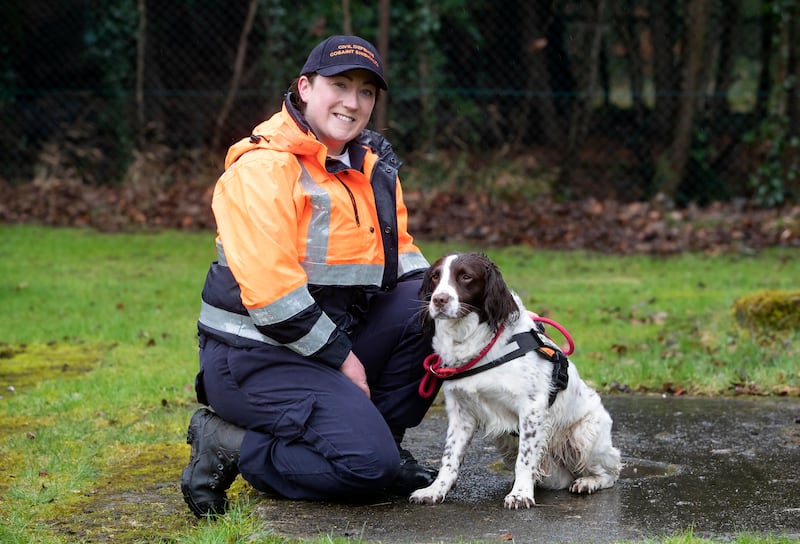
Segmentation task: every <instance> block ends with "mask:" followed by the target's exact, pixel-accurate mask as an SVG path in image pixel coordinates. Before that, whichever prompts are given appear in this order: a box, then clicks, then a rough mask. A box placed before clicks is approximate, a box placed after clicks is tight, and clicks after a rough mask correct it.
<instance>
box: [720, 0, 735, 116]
mask: <svg viewBox="0 0 800 544" xmlns="http://www.w3.org/2000/svg"><path fill="white" fill-rule="evenodd" d="M721 19H722V21H721V23H720V27H721V29H720V37H719V61H718V62H717V76H716V80H715V82H714V94H715V98H714V107H713V112H714V114H713V118H714V119H717V118H719V116H721V115H723V114H725V113H727V112H728V111H730V104H729V103H728V91H729V90H730V88H731V84H732V83H733V73H734V63H735V61H736V55H737V53H738V48H737V46H738V45H739V40H740V34H741V32H740V30H741V27H742V0H722V10H721Z"/></svg>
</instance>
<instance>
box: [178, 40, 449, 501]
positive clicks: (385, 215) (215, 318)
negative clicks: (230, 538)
mask: <svg viewBox="0 0 800 544" xmlns="http://www.w3.org/2000/svg"><path fill="white" fill-rule="evenodd" d="M386 89H387V85H386V80H385V78H384V75H383V63H382V62H381V59H380V56H379V55H378V53H377V51H376V50H375V47H374V46H373V45H372V44H371V43H369V42H367V41H365V40H363V39H361V38H359V37H356V36H332V37H330V38H328V39H326V40H324V41H323V42H321V43H320V44H319V45H317V46H316V47H315V48H314V49H313V50H312V51H311V53H310V55H309V57H308V59H307V61H306V63H305V65H304V66H303V69H302V70H301V71H300V76H299V78H298V79H297V80H296V82H295V83H294V84H293V85H292V87H291V89H290V92H289V93H288V94H287V95H286V99H285V101H284V104H283V107H282V109H281V111H280V112H278V113H276V114H275V115H273V116H272V118H270V119H269V120H267V121H266V122H264V123H262V124H260V125H258V126H257V127H256V128H255V129H254V131H253V133H252V134H251V135H250V137H249V138H246V139H244V140H242V141H240V142H238V143H237V144H235V145H233V146H232V147H231V148H230V150H229V152H228V155H227V157H226V160H225V166H226V170H225V172H224V173H223V174H222V176H221V177H220V179H219V181H218V182H217V185H216V188H215V191H214V197H213V202H212V209H213V212H214V217H215V219H216V222H217V250H218V255H219V258H218V260H217V261H215V262H214V263H212V264H211V268H210V270H209V272H208V275H207V278H206V282H205V285H204V287H203V292H202V307H201V312H200V319H199V321H198V329H199V340H200V371H199V373H198V375H197V379H196V390H197V397H198V400H199V401H200V402H201V403H203V404H207V405H209V406H210V407H211V408H213V410H211V409H208V408H201V409H200V410H198V411H197V412H196V413H195V414H194V415H193V416H192V419H191V422H190V424H189V431H188V439H187V442H188V443H190V444H191V456H190V460H189V464H188V465H187V467H186V468H185V469H184V471H183V474H182V476H181V489H182V492H183V496H184V499H185V500H186V502H187V504H188V505H189V507H190V508H191V510H192V512H194V513H195V514H196V515H197V516H198V517H200V516H205V515H209V514H210V515H213V514H219V513H222V512H224V510H225V508H226V507H227V497H226V489H227V488H228V487H229V486H230V485H231V483H232V482H233V480H234V479H235V478H236V475H237V474H238V473H241V474H242V476H243V477H244V479H245V480H247V481H248V482H250V483H251V484H252V485H253V487H255V488H256V489H258V490H261V491H272V492H277V493H279V494H281V495H283V496H285V497H288V498H292V499H336V498H342V497H348V498H350V497H354V496H361V495H367V494H373V493H376V492H381V491H390V492H397V493H403V494H407V493H410V492H411V491H413V490H414V489H417V488H419V487H423V486H427V485H428V484H429V483H431V482H432V481H433V479H434V478H435V475H436V473H435V471H433V470H430V469H427V468H425V467H422V466H421V465H419V464H418V463H417V462H416V460H414V458H413V456H412V455H411V454H410V453H409V452H408V451H407V450H405V449H403V448H401V446H400V443H401V440H402V438H403V434H404V432H405V430H406V429H407V428H409V427H412V426H415V425H417V424H419V422H420V421H421V420H422V418H423V416H424V415H425V412H426V411H427V409H428V407H429V405H430V400H429V399H428V400H426V399H422V398H421V397H420V396H419V395H418V393H417V390H418V385H419V382H420V380H421V379H422V374H423V368H422V361H423V359H424V358H425V357H426V356H427V355H428V354H429V353H430V351H431V347H430V338H426V337H425V336H424V335H423V333H422V330H421V327H420V320H419V319H418V312H419V311H420V303H419V301H418V299H417V292H418V289H419V286H420V279H421V276H422V274H423V273H424V271H425V269H427V267H428V262H427V261H426V259H425V258H424V257H423V255H422V253H421V252H420V251H419V249H418V248H417V247H416V246H415V245H414V243H413V239H412V237H411V236H410V235H409V233H408V232H407V230H406V226H407V211H406V207H405V205H404V203H403V199H402V191H401V187H400V183H399V180H398V177H397V169H398V168H399V167H400V161H399V160H398V158H397V156H396V155H395V154H394V152H393V151H392V148H391V146H390V145H389V144H388V142H386V141H385V140H384V139H383V137H382V136H380V135H379V134H377V133H375V132H372V131H369V130H366V129H365V127H366V125H367V123H368V121H369V118H370V115H371V114H372V110H373V108H374V106H375V102H376V100H377V97H378V94H379V92H380V91H382V90H386Z"/></svg>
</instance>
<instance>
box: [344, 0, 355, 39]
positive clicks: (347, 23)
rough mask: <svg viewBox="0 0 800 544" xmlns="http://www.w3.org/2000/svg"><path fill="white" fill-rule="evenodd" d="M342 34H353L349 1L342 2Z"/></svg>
mask: <svg viewBox="0 0 800 544" xmlns="http://www.w3.org/2000/svg"><path fill="white" fill-rule="evenodd" d="M342 33H344V34H347V35H352V34H353V14H352V13H351V12H350V0H342Z"/></svg>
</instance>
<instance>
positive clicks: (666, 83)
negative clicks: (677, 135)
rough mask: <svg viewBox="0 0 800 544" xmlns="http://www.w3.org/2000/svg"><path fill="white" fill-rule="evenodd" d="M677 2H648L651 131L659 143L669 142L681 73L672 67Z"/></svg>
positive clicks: (673, 61)
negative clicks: (652, 95) (652, 130)
mask: <svg viewBox="0 0 800 544" xmlns="http://www.w3.org/2000/svg"><path fill="white" fill-rule="evenodd" d="M679 6H680V2H677V1H676V2H664V0H651V2H650V30H651V32H652V36H653V83H654V86H655V105H654V108H653V129H654V134H655V136H656V138H657V139H658V140H659V141H661V142H666V141H668V138H669V137H670V135H671V134H672V123H673V120H674V119H675V111H676V109H677V108H676V105H677V99H676V95H677V91H678V87H679V86H680V80H679V78H680V72H679V71H678V70H677V69H676V66H675V45H676V42H677V39H676V30H675V26H676V25H675V19H676V17H675V16H674V13H675V12H676V11H677V9H678V8H679Z"/></svg>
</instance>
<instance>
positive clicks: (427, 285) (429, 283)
mask: <svg viewBox="0 0 800 544" xmlns="http://www.w3.org/2000/svg"><path fill="white" fill-rule="evenodd" d="M432 273H433V266H429V267H428V269H427V270H426V271H425V274H424V275H423V276H422V283H421V284H420V286H419V295H418V296H419V300H420V302H421V308H420V312H419V314H420V316H419V320H420V322H421V323H422V330H423V332H424V333H425V335H426V336H432V335H433V329H434V327H433V319H431V314H430V312H428V303H429V302H430V301H431V296H432V295H433V280H432V279H431V275H432Z"/></svg>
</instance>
